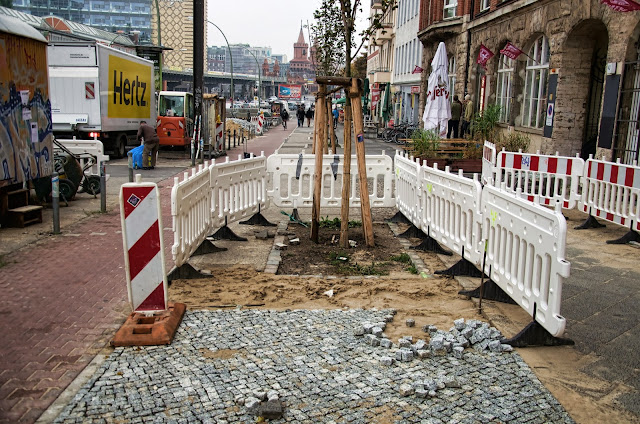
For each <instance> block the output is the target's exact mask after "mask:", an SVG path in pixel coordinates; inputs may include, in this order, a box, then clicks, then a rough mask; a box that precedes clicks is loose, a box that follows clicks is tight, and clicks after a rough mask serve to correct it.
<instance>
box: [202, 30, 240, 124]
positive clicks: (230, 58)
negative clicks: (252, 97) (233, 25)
mask: <svg viewBox="0 0 640 424" xmlns="http://www.w3.org/2000/svg"><path fill="white" fill-rule="evenodd" d="M207 22H208V23H210V24H211V25H213V26H214V27H216V28H218V31H220V34H222V36H223V37H224V41H225V42H226V43H227V49H228V50H229V62H230V64H231V115H233V116H235V112H234V110H233V95H234V92H233V55H232V54H231V46H229V40H227V36H226V35H224V32H222V30H221V29H220V27H219V26H218V25H216V24H214V23H213V22H211V21H210V20H208V19H207Z"/></svg>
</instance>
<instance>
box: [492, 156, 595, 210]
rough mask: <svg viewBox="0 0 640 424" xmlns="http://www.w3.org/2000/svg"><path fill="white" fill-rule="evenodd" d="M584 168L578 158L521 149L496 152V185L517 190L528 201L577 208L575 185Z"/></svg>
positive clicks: (582, 162)
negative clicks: (535, 198) (532, 152)
mask: <svg viewBox="0 0 640 424" xmlns="http://www.w3.org/2000/svg"><path fill="white" fill-rule="evenodd" d="M583 170H584V160H583V159H581V158H579V157H563V156H550V155H540V154H528V153H520V152H506V151H504V150H503V151H501V152H500V153H498V159H497V164H496V172H495V174H494V175H495V183H494V185H495V186H497V187H502V186H503V184H504V187H505V189H506V190H507V191H510V192H512V193H515V192H516V191H518V190H520V191H521V193H522V196H524V197H526V198H527V199H528V200H529V201H533V200H534V197H538V199H539V202H540V204H542V205H547V206H554V205H555V204H556V203H557V202H560V203H561V205H562V207H563V208H565V209H573V208H575V207H576V205H577V202H578V200H580V195H579V193H578V187H579V183H580V178H581V177H582V173H583Z"/></svg>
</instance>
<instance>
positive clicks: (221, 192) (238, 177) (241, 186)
mask: <svg viewBox="0 0 640 424" xmlns="http://www.w3.org/2000/svg"><path fill="white" fill-rule="evenodd" d="M226 159H227V161H226V162H224V163H221V164H215V163H214V164H213V165H211V166H210V179H211V183H210V184H211V192H212V194H211V216H212V225H213V226H214V228H216V227H221V226H223V225H225V219H226V221H227V222H226V223H231V222H234V221H239V220H240V219H243V218H249V217H250V216H251V215H253V214H255V213H257V212H259V209H260V208H262V209H265V208H266V207H267V158H265V156H264V153H261V154H260V156H258V157H253V156H252V157H251V158H247V159H242V156H240V155H238V160H236V161H233V162H230V161H229V158H228V157H227V158H226Z"/></svg>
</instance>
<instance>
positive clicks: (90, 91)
mask: <svg viewBox="0 0 640 424" xmlns="http://www.w3.org/2000/svg"><path fill="white" fill-rule="evenodd" d="M84 98H85V99H88V100H91V99H95V98H96V89H95V83H93V82H85V83H84Z"/></svg>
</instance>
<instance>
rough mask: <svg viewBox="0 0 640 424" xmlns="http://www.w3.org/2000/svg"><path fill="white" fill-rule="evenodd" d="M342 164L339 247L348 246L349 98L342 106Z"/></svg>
mask: <svg viewBox="0 0 640 424" xmlns="http://www.w3.org/2000/svg"><path fill="white" fill-rule="evenodd" d="M342 142H343V146H344V155H343V159H342V160H343V161H344V166H343V168H342V203H341V204H340V242H339V244H340V247H342V248H343V249H347V248H348V247H349V198H350V197H351V99H350V98H349V97H347V100H346V102H345V107H344V140H343V141H342Z"/></svg>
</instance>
